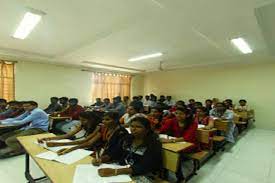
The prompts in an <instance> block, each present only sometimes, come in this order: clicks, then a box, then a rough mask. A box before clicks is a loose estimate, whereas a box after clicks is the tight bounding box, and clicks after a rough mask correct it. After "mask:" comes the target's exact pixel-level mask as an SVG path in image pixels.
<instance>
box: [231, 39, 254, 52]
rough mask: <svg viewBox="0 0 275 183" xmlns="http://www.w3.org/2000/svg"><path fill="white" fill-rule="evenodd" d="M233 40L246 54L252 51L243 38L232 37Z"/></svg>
mask: <svg viewBox="0 0 275 183" xmlns="http://www.w3.org/2000/svg"><path fill="white" fill-rule="evenodd" d="M231 42H232V43H233V44H234V45H235V46H236V47H237V48H238V49H239V50H240V51H241V52H242V53H244V54H248V53H252V49H251V48H250V47H249V45H248V44H247V42H246V41H245V40H244V39H243V38H236V39H232V40H231Z"/></svg>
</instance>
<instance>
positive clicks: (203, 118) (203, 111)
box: [194, 107, 214, 130]
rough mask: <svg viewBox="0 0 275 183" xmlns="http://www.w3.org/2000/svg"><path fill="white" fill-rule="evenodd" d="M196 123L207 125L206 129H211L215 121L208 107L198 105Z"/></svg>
mask: <svg viewBox="0 0 275 183" xmlns="http://www.w3.org/2000/svg"><path fill="white" fill-rule="evenodd" d="M194 121H195V123H198V124H201V125H205V127H204V128H205V129H207V130H210V129H212V128H213V127H214V121H213V120H212V119H211V118H210V117H209V115H208V113H207V108H206V107H198V108H197V112H196V115H195V118H194Z"/></svg>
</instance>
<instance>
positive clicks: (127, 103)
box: [122, 96, 131, 108]
mask: <svg viewBox="0 0 275 183" xmlns="http://www.w3.org/2000/svg"><path fill="white" fill-rule="evenodd" d="M122 103H123V105H124V106H125V108H127V107H128V106H129V105H130V103H131V101H130V98H129V96H124V97H123V101H122Z"/></svg>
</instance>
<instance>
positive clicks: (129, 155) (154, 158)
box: [98, 117, 162, 182]
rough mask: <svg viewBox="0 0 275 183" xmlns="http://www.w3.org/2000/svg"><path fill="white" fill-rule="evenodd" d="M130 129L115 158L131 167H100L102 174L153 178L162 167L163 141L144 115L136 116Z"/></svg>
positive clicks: (137, 178)
mask: <svg viewBox="0 0 275 183" xmlns="http://www.w3.org/2000/svg"><path fill="white" fill-rule="evenodd" d="M130 130H131V134H130V135H128V136H125V138H124V140H123V141H122V143H121V148H120V152H117V153H118V154H119V157H115V158H113V159H116V161H117V162H118V163H119V164H120V165H128V166H129V167H128V168H120V169H110V168H103V169H99V170H98V173H99V175H100V176H103V177H107V176H116V175H120V174H129V175H131V176H132V177H133V179H135V180H136V181H137V182H139V181H140V180H144V179H146V180H151V179H152V176H151V175H153V173H154V172H158V171H159V170H160V169H161V168H162V154H161V152H162V150H161V142H160V141H159V140H158V136H157V134H155V133H154V132H153V131H152V130H151V126H150V121H149V120H148V119H147V118H144V117H136V118H134V119H132V121H131V124H130ZM114 156H116V155H114ZM149 177H150V178H149Z"/></svg>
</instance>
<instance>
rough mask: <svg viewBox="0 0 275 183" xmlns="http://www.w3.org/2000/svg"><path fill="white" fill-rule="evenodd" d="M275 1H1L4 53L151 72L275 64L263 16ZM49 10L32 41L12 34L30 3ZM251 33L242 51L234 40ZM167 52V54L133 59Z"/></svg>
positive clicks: (0, 35) (0, 41) (0, 49)
mask: <svg viewBox="0 0 275 183" xmlns="http://www.w3.org/2000/svg"><path fill="white" fill-rule="evenodd" d="M271 2H273V1H272V0H209V1H206V0H0V56H1V58H5V59H13V60H27V61H39V62H51V63H52V62H56V63H61V64H74V65H81V62H83V61H90V62H98V63H104V64H110V65H117V66H123V67H131V68H137V69H144V70H155V69H157V67H158V65H159V61H163V62H164V67H165V68H175V67H176V68H179V67H191V66H199V65H211V64H222V63H228V62H230V63H231V62H232V63H234V62H236V63H237V62H247V63H250V62H263V61H275V59H274V55H273V56H272V54H270V53H269V52H268V49H267V44H266V42H265V40H264V37H263V35H262V32H261V29H260V27H259V25H258V23H257V19H256V16H255V13H254V11H255V8H258V7H261V6H263V5H266V4H268V3H271ZM26 7H31V8H34V9H38V10H41V11H44V12H46V13H47V15H46V16H44V17H43V19H42V21H41V22H40V23H39V24H38V26H37V27H36V28H35V29H34V31H33V32H32V33H31V34H30V36H29V37H27V38H26V39H25V40H18V39H14V38H12V37H11V35H12V34H13V33H14V31H15V29H16V27H17V25H18V24H19V22H20V20H21V19H22V17H23V15H24V13H25V11H26V10H25V8H26ZM239 36H241V37H244V38H245V39H246V40H247V42H248V43H249V44H250V45H251V47H252V49H253V50H254V53H253V54H251V55H242V54H241V53H240V52H239V51H238V50H236V49H235V48H234V47H233V46H232V45H231V43H230V39H232V38H236V37H239ZM154 52H163V53H164V56H163V57H162V58H157V59H151V60H147V61H142V62H128V59H129V58H131V57H136V56H139V55H145V54H150V53H154Z"/></svg>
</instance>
